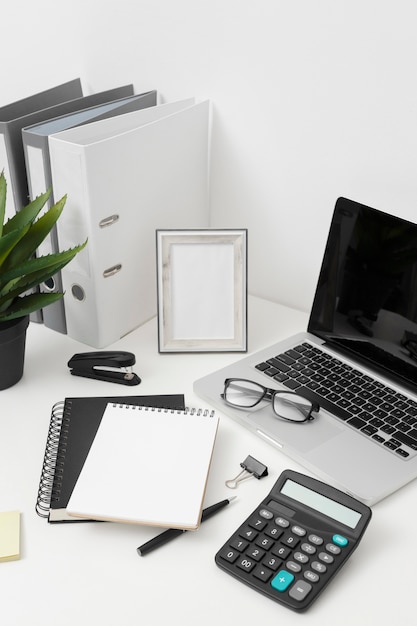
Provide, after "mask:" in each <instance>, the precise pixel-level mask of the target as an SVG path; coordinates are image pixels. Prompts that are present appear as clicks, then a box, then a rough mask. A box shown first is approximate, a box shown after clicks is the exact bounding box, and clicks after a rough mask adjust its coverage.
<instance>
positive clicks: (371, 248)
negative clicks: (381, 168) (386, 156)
mask: <svg viewBox="0 0 417 626" xmlns="http://www.w3.org/2000/svg"><path fill="white" fill-rule="evenodd" d="M308 330H309V332H311V333H313V334H315V335H318V336H319V337H320V338H322V339H324V340H325V341H326V342H327V343H328V344H331V346H332V348H335V349H337V350H339V351H342V352H344V353H346V354H348V355H349V356H350V357H352V356H353V357H354V358H355V360H356V361H360V362H361V363H362V364H363V365H365V366H368V367H371V368H373V369H376V370H378V371H380V372H382V373H384V374H385V375H386V376H388V377H389V378H390V379H391V380H393V381H394V380H395V381H396V382H399V383H402V384H405V385H407V386H408V387H413V388H414V391H415V390H416V385H417V225H416V224H413V223H411V222H407V221H405V220H402V219H400V218H397V217H394V216H392V215H388V214H387V213H383V212H382V211H378V210H376V209H372V208H370V207H367V206H364V205H362V204H359V203H357V202H353V201H352V200H348V199H346V198H339V199H338V200H337V202H336V207H335V210H334V214H333V219H332V223H331V226H330V231H329V236H328V240H327V245H326V250H325V253H324V258H323V263H322V267H321V270H320V275H319V279H318V284H317V289H316V293H315V297H314V302H313V307H312V311H311V315H310V320H309V324H308Z"/></svg>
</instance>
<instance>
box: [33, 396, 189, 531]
mask: <svg viewBox="0 0 417 626" xmlns="http://www.w3.org/2000/svg"><path fill="white" fill-rule="evenodd" d="M109 402H116V403H129V404H133V405H137V406H147V407H155V408H166V409H179V410H184V409H185V405H184V396H183V395H182V394H175V395H157V396H112V397H87V398H82V397H81V398H66V399H65V400H64V401H61V402H57V403H56V404H55V405H54V406H53V407H52V413H51V419H50V423H49V429H48V435H47V441H46V448H45V454H44V460H43V465H42V472H41V478H40V481H39V489H38V497H37V500H36V512H37V514H38V515H39V516H40V517H44V518H46V519H48V521H49V522H75V521H80V520H77V519H76V518H74V517H71V516H70V515H68V513H67V511H66V507H67V504H68V501H69V498H70V496H71V494H72V491H73V489H74V486H75V483H76V482H77V480H78V477H79V475H80V472H81V469H82V467H83V465H84V462H85V460H86V458H87V455H88V452H89V450H90V447H91V444H92V443H93V440H94V437H95V435H96V433H97V430H98V427H99V426H100V422H101V419H102V417H103V414H104V411H105V408H106V406H107V404H108V403H109Z"/></svg>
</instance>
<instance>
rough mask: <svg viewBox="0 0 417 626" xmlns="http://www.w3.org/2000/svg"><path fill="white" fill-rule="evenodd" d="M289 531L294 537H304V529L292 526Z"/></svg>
mask: <svg viewBox="0 0 417 626" xmlns="http://www.w3.org/2000/svg"><path fill="white" fill-rule="evenodd" d="M291 530H292V532H293V533H294V535H298V536H299V537H304V535H305V534H306V531H305V530H304V528H301V526H293V527H292V528H291Z"/></svg>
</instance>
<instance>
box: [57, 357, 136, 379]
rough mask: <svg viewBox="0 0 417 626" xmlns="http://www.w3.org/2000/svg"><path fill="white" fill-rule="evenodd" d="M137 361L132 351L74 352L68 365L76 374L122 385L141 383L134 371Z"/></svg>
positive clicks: (72, 372)
mask: <svg viewBox="0 0 417 626" xmlns="http://www.w3.org/2000/svg"><path fill="white" fill-rule="evenodd" d="M135 363H136V358H135V355H134V354H133V353H132V352H122V351H118V352H116V351H108V352H81V353H79V354H74V356H73V357H72V358H71V359H70V360H69V361H68V367H69V368H70V370H71V374H73V375H74V376H83V377H84V378H95V379H96V380H104V381H107V382H109V383H119V384H120V385H139V383H140V382H141V381H140V378H139V376H138V375H137V374H135V373H134V372H132V365H134V364H135Z"/></svg>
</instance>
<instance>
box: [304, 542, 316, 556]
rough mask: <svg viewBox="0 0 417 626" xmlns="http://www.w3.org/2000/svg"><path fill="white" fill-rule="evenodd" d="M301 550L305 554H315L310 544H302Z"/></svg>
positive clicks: (314, 549)
mask: <svg viewBox="0 0 417 626" xmlns="http://www.w3.org/2000/svg"><path fill="white" fill-rule="evenodd" d="M301 550H302V551H303V552H306V553H307V554H314V553H315V552H316V548H315V547H314V546H312V545H311V544H310V543H302V544H301Z"/></svg>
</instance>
